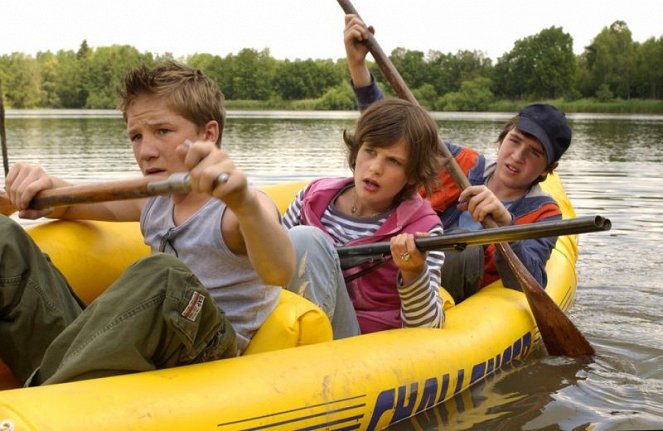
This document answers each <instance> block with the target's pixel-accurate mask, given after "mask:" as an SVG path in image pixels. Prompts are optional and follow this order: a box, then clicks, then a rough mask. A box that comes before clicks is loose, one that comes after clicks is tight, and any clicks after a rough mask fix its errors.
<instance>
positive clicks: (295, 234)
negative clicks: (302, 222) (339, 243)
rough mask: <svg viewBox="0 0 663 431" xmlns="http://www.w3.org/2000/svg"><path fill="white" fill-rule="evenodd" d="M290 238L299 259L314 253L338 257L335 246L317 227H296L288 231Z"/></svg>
mask: <svg viewBox="0 0 663 431" xmlns="http://www.w3.org/2000/svg"><path fill="white" fill-rule="evenodd" d="M288 237H289V238H290V241H291V242H292V245H293V247H294V248H295V251H296V252H297V256H298V257H301V256H302V255H303V254H304V253H312V252H314V253H315V254H320V253H322V254H327V255H330V256H336V250H335V249H334V244H332V242H331V240H330V239H329V238H328V237H327V235H325V234H324V232H322V230H320V229H318V228H317V227H315V226H295V227H293V228H292V229H290V230H288Z"/></svg>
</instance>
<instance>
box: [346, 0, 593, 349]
mask: <svg viewBox="0 0 663 431" xmlns="http://www.w3.org/2000/svg"><path fill="white" fill-rule="evenodd" d="M337 1H338V3H339V5H340V6H341V8H342V9H343V11H344V12H345V13H346V14H354V15H357V16H359V14H358V13H357V10H356V9H355V8H354V6H353V5H352V3H351V2H350V1H349V0H337ZM364 44H365V45H366V47H367V48H368V50H369V52H370V53H371V54H372V55H373V58H374V59H375V61H376V63H377V64H378V66H379V67H380V70H381V71H382V74H383V75H384V76H385V78H386V79H387V80H388V81H389V83H390V84H391V86H392V87H393V88H394V90H395V91H396V93H397V94H398V96H399V97H400V98H401V99H405V100H408V101H410V102H412V103H418V102H417V100H416V98H415V97H414V95H413V94H412V92H411V91H410V89H409V88H408V86H407V84H406V83H405V81H403V78H402V77H401V76H400V74H399V73H398V70H396V68H395V67H394V65H393V64H392V62H391V60H390V59H389V57H388V56H387V55H386V54H385V53H384V51H383V50H382V48H381V47H380V45H379V44H378V43H377V41H376V40H375V37H374V36H373V35H372V34H370V33H369V36H368V38H367V39H365V40H364ZM440 148H441V150H442V152H443V154H444V156H445V157H446V169H447V171H448V172H449V174H450V175H451V178H452V179H453V180H454V182H455V183H456V184H457V185H458V187H459V188H460V189H461V190H464V189H465V188H467V187H469V186H470V182H469V181H468V179H467V177H466V176H465V174H464V173H463V171H462V170H461V169H460V166H458V163H457V162H456V160H455V159H454V158H453V156H452V155H451V152H450V151H449V149H448V148H447V146H446V145H445V144H444V142H442V140H441V139H440ZM482 225H483V227H485V228H494V227H497V223H496V222H495V221H494V220H493V219H491V218H487V219H486V220H485V221H484V222H483V223H482ZM495 247H496V248H497V250H498V251H499V252H500V253H501V254H502V256H503V257H504V259H505V261H506V262H507V264H508V265H509V268H511V270H512V271H513V273H514V275H515V277H516V279H517V280H518V282H519V283H520V285H521V287H522V289H523V291H524V292H525V296H526V297H527V302H528V303H529V306H530V308H531V310H532V315H533V316H534V319H535V320H536V324H537V326H538V328H539V332H540V333H541V338H542V339H543V342H544V344H545V346H546V350H547V351H548V354H550V355H554V356H571V357H578V356H589V355H593V354H594V353H595V352H594V348H593V347H592V346H591V345H590V344H589V342H588V341H587V340H586V339H585V337H584V336H583V335H582V333H581V332H580V331H579V330H578V328H576V326H575V325H574V324H573V322H571V320H569V318H568V317H567V316H566V315H565V314H564V312H563V311H562V310H561V309H560V308H559V307H558V306H557V304H555V302H554V301H553V300H552V299H551V298H550V297H549V296H548V294H546V292H545V290H544V289H543V288H542V287H541V286H540V285H539V283H538V282H537V281H536V279H535V278H534V277H532V275H531V274H530V273H529V271H528V270H527V268H525V265H523V263H522V262H521V261H520V259H519V258H518V256H517V255H516V253H515V252H514V251H513V250H512V249H511V247H510V246H509V245H508V244H507V243H497V244H495Z"/></svg>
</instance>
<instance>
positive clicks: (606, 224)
mask: <svg viewBox="0 0 663 431" xmlns="http://www.w3.org/2000/svg"><path fill="white" fill-rule="evenodd" d="M611 226H612V224H611V222H610V220H609V219H607V218H604V217H602V216H598V215H597V216H584V217H576V218H572V219H565V220H553V221H542V222H539V223H531V224H521V225H513V226H505V227H496V228H490V229H483V230H480V231H473V232H458V233H450V234H444V235H440V236H435V237H426V238H417V239H415V244H416V246H417V248H418V249H419V250H421V251H428V250H455V251H461V250H463V249H465V247H471V246H479V245H487V244H494V243H500V242H513V241H521V240H524V239H534V238H546V237H554V236H562V235H577V234H580V233H590V232H602V231H606V230H610V228H611ZM336 251H337V253H338V256H339V258H340V260H341V267H342V268H343V269H347V268H351V267H354V266H357V265H360V264H364V263H374V262H377V261H381V260H383V259H384V256H385V255H386V254H389V252H390V251H389V242H386V241H384V242H378V243H373V244H360V245H349V246H342V247H337V248H336Z"/></svg>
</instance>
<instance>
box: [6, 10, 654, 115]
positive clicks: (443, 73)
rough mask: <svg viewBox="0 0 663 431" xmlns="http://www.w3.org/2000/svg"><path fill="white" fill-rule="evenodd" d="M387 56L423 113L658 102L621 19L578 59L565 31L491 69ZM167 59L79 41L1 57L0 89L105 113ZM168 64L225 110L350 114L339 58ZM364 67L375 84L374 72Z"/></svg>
mask: <svg viewBox="0 0 663 431" xmlns="http://www.w3.org/2000/svg"><path fill="white" fill-rule="evenodd" d="M390 58H391V60H392V62H393V63H394V65H395V66H396V68H397V69H398V70H399V71H400V73H401V75H402V76H403V79H404V80H405V82H407V83H408V85H409V86H410V88H411V89H412V90H413V93H414V94H415V96H416V97H417V100H419V102H420V103H421V104H422V105H424V106H425V107H426V108H428V109H432V110H439V111H445V110H446V111H485V110H491V109H493V110H494V109H495V108H496V107H497V108H499V102H500V101H502V102H504V101H523V100H528V101H531V100H542V99H545V100H561V101H564V102H573V101H579V100H591V101H595V102H605V103H608V102H611V101H612V102H615V101H617V102H618V101H631V100H643V101H652V102H655V103H656V105H655V106H658V107H660V106H661V105H663V104H662V103H660V102H661V100H662V99H663V38H662V37H658V38H655V37H652V38H650V39H647V40H646V41H644V42H642V43H640V42H635V41H633V39H632V34H631V31H630V30H629V28H628V26H627V25H626V23H624V22H623V21H616V22H614V23H613V24H612V25H610V26H607V27H604V28H603V29H602V30H601V32H600V33H599V34H597V35H596V37H595V38H594V39H593V40H592V42H591V44H590V45H589V46H587V47H585V48H584V51H583V52H582V53H581V54H580V55H575V54H574V53H573V38H572V37H571V35H569V34H568V33H566V32H564V30H563V29H562V28H561V27H554V26H553V27H550V28H546V29H544V30H542V31H540V32H539V33H537V34H535V35H532V36H528V37H525V38H523V39H520V40H517V41H516V42H515V43H514V45H513V48H512V49H511V50H510V51H508V52H506V53H504V54H503V55H502V56H501V57H499V58H498V59H497V60H496V61H495V62H494V64H493V61H492V60H491V59H490V58H488V57H486V56H485V55H484V54H483V53H482V52H481V51H467V50H462V51H458V52H456V53H446V54H445V53H442V52H439V51H435V50H432V51H429V52H428V53H424V52H421V51H416V50H408V49H404V48H397V49H395V50H394V51H392V53H391V55H390ZM168 59H173V58H172V55H170V54H164V55H155V54H153V53H149V52H139V51H138V50H137V49H136V48H133V47H131V46H128V45H113V46H107V47H98V48H95V49H93V48H90V47H89V46H88V44H87V42H86V41H83V42H82V43H81V46H80V47H79V49H78V51H73V50H60V51H57V52H55V53H53V52H51V51H47V52H39V53H37V54H36V56H34V57H33V56H30V55H26V54H24V53H19V52H15V53H12V54H7V55H2V56H0V83H2V89H3V91H4V96H5V103H6V104H7V106H8V107H11V108H18V109H21V108H72V109H81V108H87V109H95V108H96V109H111V108H115V107H116V100H115V94H116V90H117V88H118V86H119V85H120V83H121V81H122V78H123V76H124V74H125V72H126V71H127V70H129V69H131V68H133V67H135V66H137V65H140V64H154V63H155V62H158V61H162V60H168ZM176 60H178V61H182V62H184V63H186V64H188V65H190V66H193V67H196V68H199V69H201V70H203V71H204V72H205V73H206V74H208V75H210V76H211V77H212V78H213V79H215V80H216V81H217V82H218V84H219V86H220V87H221V88H222V89H223V92H224V94H225V96H226V99H227V100H228V102H229V106H233V103H235V106H239V105H240V104H241V105H242V106H255V107H260V108H283V107H290V108H297V109H349V110H352V109H354V108H355V101H354V97H353V95H352V92H351V89H350V87H349V85H348V73H347V66H346V63H345V59H337V60H331V59H326V60H321V59H316V60H313V59H307V60H277V59H275V58H273V57H272V56H271V55H270V52H269V49H264V50H262V51H258V50H254V49H243V50H241V51H240V52H238V53H237V54H232V55H227V56H225V57H221V56H218V55H212V54H206V53H197V54H193V55H190V56H187V57H185V58H179V59H176ZM370 68H371V71H372V72H373V73H374V74H375V75H376V77H377V79H378V80H382V79H381V76H380V72H379V69H378V68H377V66H376V65H375V64H370ZM382 81H383V80H382ZM386 87H387V86H386V85H383V88H385V89H386V90H388V89H387V88H386ZM497 110H499V109H497ZM507 110H511V108H507Z"/></svg>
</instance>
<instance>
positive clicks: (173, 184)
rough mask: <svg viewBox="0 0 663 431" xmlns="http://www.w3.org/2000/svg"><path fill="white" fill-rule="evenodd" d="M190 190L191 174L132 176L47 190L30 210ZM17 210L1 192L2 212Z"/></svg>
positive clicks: (0, 204) (0, 210)
mask: <svg viewBox="0 0 663 431" xmlns="http://www.w3.org/2000/svg"><path fill="white" fill-rule="evenodd" d="M190 189H191V186H190V183H189V175H188V174H186V173H176V174H172V175H170V176H169V177H168V178H167V179H165V180H156V181H155V180H151V179H149V178H132V179H128V180H119V181H108V182H104V183H93V184H82V185H76V186H67V187H60V188H57V189H49V190H44V191H42V192H40V193H38V194H37V196H35V197H34V198H33V199H32V201H31V202H30V208H31V209H36V210H39V209H44V208H51V207H58V206H63V205H75V204H90V203H95V202H108V201H118V200H125V199H139V198H145V197H149V196H155V195H162V194H166V193H186V192H188V191H189V190H190ZM15 211H16V208H15V207H14V206H13V205H12V203H11V202H10V200H9V197H8V196H7V194H6V193H5V192H4V191H0V213H2V214H4V215H10V214H12V213H14V212H15Z"/></svg>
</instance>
